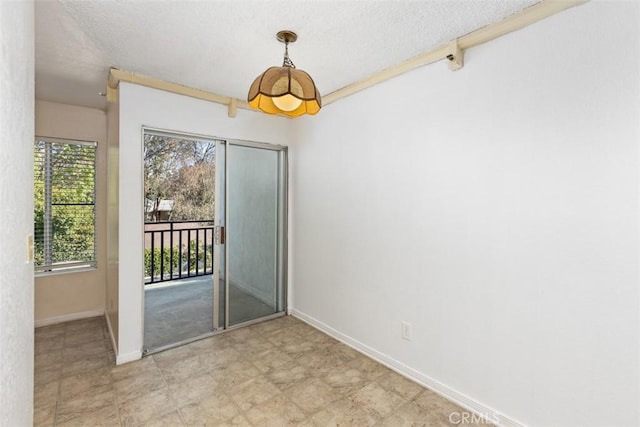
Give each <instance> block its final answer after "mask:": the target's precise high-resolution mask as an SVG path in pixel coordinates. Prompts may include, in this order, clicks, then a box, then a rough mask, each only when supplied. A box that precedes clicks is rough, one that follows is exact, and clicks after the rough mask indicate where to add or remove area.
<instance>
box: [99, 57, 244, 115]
mask: <svg viewBox="0 0 640 427" xmlns="http://www.w3.org/2000/svg"><path fill="white" fill-rule="evenodd" d="M120 82H127V83H133V84H137V85H140V86H146V87H150V88H154V89H160V90H164V91H167V92H171V93H177V94H178V95H184V96H189V97H191V98H196V99H203V100H205V101H210V102H215V103H216V104H223V105H226V106H227V107H228V108H229V116H230V117H235V110H236V108H243V109H245V110H251V111H253V108H251V107H250V106H249V103H248V102H247V101H243V100H241V99H237V98H232V97H230V96H224V95H218V94H216V93H212V92H207V91H206V90H201V89H194V88H192V87H188V86H183V85H179V84H177V83H171V82H166V81H164V80H160V79H156V78H153V77H147V76H141V75H139V74H135V73H131V72H128V71H122V70H118V69H117V68H111V69H110V70H109V77H108V79H107V88H111V89H113V90H116V89H118V84H119V83H120Z"/></svg>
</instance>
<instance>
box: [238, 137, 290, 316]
mask: <svg viewBox="0 0 640 427" xmlns="http://www.w3.org/2000/svg"><path fill="white" fill-rule="evenodd" d="M285 156H286V152H284V151H280V150H272V149H264V148H257V147H255V146H248V145H239V144H236V143H230V144H229V145H228V146H227V204H228V205H227V207H226V210H227V212H226V213H227V241H226V245H227V257H228V261H227V268H228V270H227V273H228V280H227V282H226V285H227V289H228V325H229V326H233V325H237V324H239V323H244V322H247V321H250V320H254V319H257V318H260V317H264V316H268V315H272V314H275V313H278V312H281V311H283V310H284V274H283V271H284V253H285V248H284V242H285V239H284V229H285V227H284V218H285V207H286V204H285V203H286V202H285V197H284V195H285V194H286V192H285V190H284V183H285V178H286V177H285V175H284V171H285V170H286V169H285V164H286V163H285V159H286V157H285Z"/></svg>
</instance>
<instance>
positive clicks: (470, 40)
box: [107, 0, 588, 117]
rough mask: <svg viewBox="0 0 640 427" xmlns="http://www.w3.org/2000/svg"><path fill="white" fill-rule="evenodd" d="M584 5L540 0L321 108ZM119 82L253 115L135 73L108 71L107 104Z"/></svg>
mask: <svg viewBox="0 0 640 427" xmlns="http://www.w3.org/2000/svg"><path fill="white" fill-rule="evenodd" d="M587 1H588V0H542V1H541V2H540V3H536V4H534V5H533V6H531V7H528V8H526V9H523V10H522V11H521V12H519V13H516V14H514V15H511V16H509V17H507V18H505V19H503V20H502V21H499V22H495V23H493V24H490V25H487V26H485V27H482V28H480V29H478V30H476V31H473V32H471V33H469V34H467V35H464V36H462V37H460V38H458V39H457V40H453V41H452V42H450V43H447V44H446V45H443V46H440V47H438V48H436V49H433V50H431V51H429V52H425V53H423V54H420V55H418V56H415V57H413V58H410V59H407V60H406V61H403V62H401V63H399V64H397V65H394V66H392V67H389V68H387V69H385V70H382V71H379V72H377V73H374V74H372V75H371V76H369V77H367V78H365V79H362V80H360V81H357V82H355V83H352V84H350V85H348V86H345V87H343V88H342V89H338V90H336V91H335V92H331V93H330V94H328V95H325V96H323V97H322V105H323V107H324V106H327V105H329V104H331V103H332V102H335V101H337V100H339V99H342V98H345V97H347V96H349V95H353V94H354V93H357V92H360V91H362V90H364V89H367V88H370V87H371V86H374V85H377V84H378V83H382V82H384V81H387V80H389V79H392V78H394V77H397V76H399V75H401V74H404V73H406V72H409V71H411V70H415V69H416V68H419V67H422V66H425V65H428V64H432V63H434V62H437V61H441V60H446V62H448V64H449V68H450V69H451V70H458V69H460V68H462V65H463V56H464V51H465V50H466V49H469V48H471V47H475V46H478V45H481V44H483V43H486V42H489V41H491V40H494V39H496V38H498V37H501V36H503V35H505V34H509V33H511V32H513V31H517V30H519V29H522V28H524V27H527V26H529V25H531V24H534V23H536V22H538V21H540V20H542V19H544V18H547V17H549V16H552V15H555V14H556V13H559V12H562V11H563V10H566V9H569V8H572V7H574V6H579V5H581V4H583V3H586V2H587ZM121 81H125V82H128V83H134V84H137V85H141V86H147V87H150V88H154V89H160V90H164V91H167V92H171V93H176V94H178V95H185V96H190V97H192V98H197V99H203V100H205V101H210V102H215V103H217V104H223V105H226V106H227V108H228V115H229V117H235V116H236V111H237V109H238V108H242V109H244V110H251V111H256V110H254V109H252V108H251V107H250V106H249V103H248V102H247V101H245V100H241V99H237V98H233V97H229V96H223V95H218V94H215V93H212V92H207V91H204V90H200V89H194V88H191V87H188V86H183V85H179V84H176V83H171V82H166V81H164V80H160V79H155V78H153V77H147V76H141V75H138V74H135V73H131V72H127V71H122V70H118V69H117V68H111V69H110V70H109V77H108V80H107V101H109V102H115V101H116V100H117V89H118V83H119V82H121Z"/></svg>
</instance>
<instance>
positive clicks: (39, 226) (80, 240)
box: [34, 140, 95, 265]
mask: <svg viewBox="0 0 640 427" xmlns="http://www.w3.org/2000/svg"><path fill="white" fill-rule="evenodd" d="M94 190H95V146H91V145H86V144H80V143H64V142H50V141H46V140H38V141H36V143H35V145H34V234H35V260H36V265H50V264H56V263H62V262H71V261H94V260H95V191H94Z"/></svg>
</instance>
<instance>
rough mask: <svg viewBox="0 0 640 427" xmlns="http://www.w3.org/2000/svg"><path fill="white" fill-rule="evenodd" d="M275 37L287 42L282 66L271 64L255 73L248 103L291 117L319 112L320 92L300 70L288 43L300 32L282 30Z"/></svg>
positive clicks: (296, 37)
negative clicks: (290, 52) (291, 54)
mask: <svg viewBox="0 0 640 427" xmlns="http://www.w3.org/2000/svg"><path fill="white" fill-rule="evenodd" d="M276 38H277V39H278V41H280V42H282V43H284V61H283V63H282V67H269V68H267V70H266V71H265V72H264V73H262V74H260V75H259V76H258V77H256V79H255V80H254V81H253V84H252V85H251V88H250V89H249V96H248V97H247V98H248V101H249V105H250V106H251V107H252V108H255V109H258V110H262V111H264V112H265V113H269V114H284V115H286V116H289V117H298V116H301V115H303V114H311V115H313V114H316V113H317V112H318V111H320V108H321V107H322V100H321V97H320V92H319V91H318V89H317V88H316V85H315V83H314V82H313V79H312V78H311V76H310V75H309V74H307V73H306V72H304V71H302V70H298V69H297V68H296V66H295V65H294V64H293V62H292V61H291V59H289V43H293V42H295V41H296V40H297V39H298V36H297V35H296V33H294V32H293V31H280V32H278V34H276Z"/></svg>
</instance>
